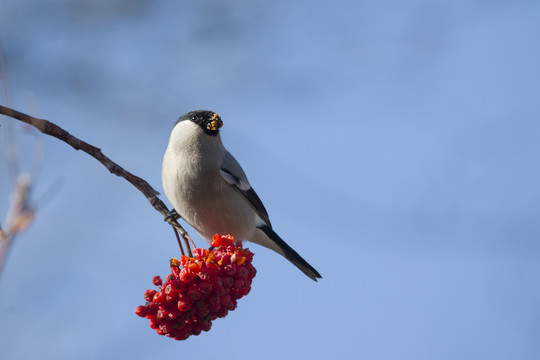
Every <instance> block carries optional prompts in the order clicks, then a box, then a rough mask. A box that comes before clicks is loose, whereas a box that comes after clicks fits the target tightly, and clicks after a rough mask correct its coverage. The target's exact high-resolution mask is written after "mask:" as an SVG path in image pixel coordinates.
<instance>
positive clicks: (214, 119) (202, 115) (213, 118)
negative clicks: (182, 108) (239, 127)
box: [175, 110, 223, 136]
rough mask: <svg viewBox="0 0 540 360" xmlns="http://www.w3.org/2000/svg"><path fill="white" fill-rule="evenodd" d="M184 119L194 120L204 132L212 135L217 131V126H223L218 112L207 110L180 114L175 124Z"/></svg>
mask: <svg viewBox="0 0 540 360" xmlns="http://www.w3.org/2000/svg"><path fill="white" fill-rule="evenodd" d="M185 120H188V121H192V122H194V123H195V124H197V125H199V126H200V127H201V129H203V130H204V132H205V133H207V134H208V135H213V136H216V135H217V134H218V133H219V128H220V127H222V126H223V121H221V118H220V117H219V116H218V114H216V113H215V112H213V111H209V110H195V111H190V112H188V113H187V114H184V115H182V116H180V118H178V121H176V124H178V123H179V122H181V121H185ZM176 124H175V125H176Z"/></svg>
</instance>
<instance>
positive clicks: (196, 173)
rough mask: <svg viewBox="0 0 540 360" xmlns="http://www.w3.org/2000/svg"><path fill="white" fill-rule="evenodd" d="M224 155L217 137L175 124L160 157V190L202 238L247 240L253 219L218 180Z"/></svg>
mask: <svg viewBox="0 0 540 360" xmlns="http://www.w3.org/2000/svg"><path fill="white" fill-rule="evenodd" d="M225 153H226V150H225V148H224V147H223V144H222V143H221V139H220V137H219V135H217V136H211V135H208V134H206V133H205V132H204V131H203V130H202V129H201V128H200V127H199V126H198V125H196V124H194V123H193V122H191V121H182V122H180V123H178V124H176V126H175V128H174V129H173V131H172V133H171V137H170V140H169V145H168V147H167V150H166V152H165V156H164V157H163V169H162V181H163V188H164V190H165V194H166V195H167V198H168V199H169V201H170V202H171V204H172V205H173V207H174V208H175V209H176V211H177V212H178V214H179V215H180V216H182V218H184V219H185V220H186V221H187V222H188V223H189V224H190V225H191V226H192V227H194V228H195V229H196V230H197V231H198V232H199V234H201V236H202V237H204V238H206V239H210V238H211V237H212V235H214V234H215V233H222V234H229V233H230V234H232V235H234V236H235V237H236V238H237V239H238V240H243V239H248V238H249V237H251V235H252V232H253V231H254V223H253V222H254V221H255V220H254V219H255V216H254V213H253V210H252V208H251V207H250V206H249V204H248V203H247V202H246V201H245V200H244V199H243V198H242V197H241V196H240V195H239V194H238V192H237V191H235V190H234V189H233V188H232V187H231V186H230V185H229V184H227V183H226V182H225V181H224V180H223V178H222V177H221V174H220V172H219V170H220V168H221V165H222V162H223V157H224V155H225Z"/></svg>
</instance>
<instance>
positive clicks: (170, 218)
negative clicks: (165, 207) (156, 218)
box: [164, 209, 180, 222]
mask: <svg viewBox="0 0 540 360" xmlns="http://www.w3.org/2000/svg"><path fill="white" fill-rule="evenodd" d="M178 219H180V215H178V213H177V212H176V210H174V209H172V211H170V212H169V215H167V216H165V219H164V220H165V221H166V222H169V221H176V220H178Z"/></svg>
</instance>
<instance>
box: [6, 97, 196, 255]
mask: <svg viewBox="0 0 540 360" xmlns="http://www.w3.org/2000/svg"><path fill="white" fill-rule="evenodd" d="M0 114H2V115H6V116H9V117H11V118H13V119H16V120H19V121H22V122H24V123H27V124H29V125H32V126H33V127H35V128H36V129H38V130H39V131H41V132H42V133H44V134H46V135H50V136H53V137H55V138H57V139H60V140H62V141H63V142H65V143H66V144H68V145H70V146H71V147H73V148H74V149H75V150H82V151H84V152H85V153H87V154H88V155H90V156H92V157H93V158H94V159H96V160H97V161H99V162H100V163H101V164H103V166H105V167H106V168H107V169H108V170H109V171H110V172H111V173H113V174H114V175H117V176H120V177H122V178H124V179H126V180H127V181H129V182H130V183H131V184H132V185H133V186H135V187H136V188H137V189H138V190H139V191H140V192H141V193H142V194H143V195H144V196H145V197H146V199H147V200H148V201H149V202H150V204H151V205H152V206H153V207H154V209H156V210H157V211H158V212H159V213H161V215H163V217H164V218H165V221H167V223H169V225H171V226H172V227H173V228H174V229H175V230H177V231H178V232H179V233H180V235H181V236H182V238H183V239H184V241H186V242H188V241H189V242H190V243H192V244H193V240H191V238H190V237H189V235H188V233H187V231H186V230H184V228H183V227H182V226H181V225H180V224H179V223H178V222H177V221H176V220H175V219H174V218H172V217H170V216H169V215H170V211H169V209H168V208H167V206H166V205H165V204H164V203H163V201H161V200H160V199H159V198H158V197H157V195H158V194H159V193H158V192H157V191H156V190H155V189H154V188H153V187H151V186H150V185H149V184H148V183H147V182H146V181H145V180H143V179H141V178H140V177H138V176H135V175H133V174H132V173H130V172H129V171H127V170H125V169H124V168H123V167H121V166H120V165H118V164H117V163H115V162H114V161H112V160H111V159H109V158H108V157H107V156H105V155H104V154H103V153H102V152H101V149H99V148H97V147H95V146H93V145H90V144H88V143H87V142H85V141H82V140H80V139H78V138H77V137H75V136H73V135H71V134H70V133H68V132H67V131H66V130H64V129H62V128H61V127H60V126H58V125H56V124H54V123H52V122H50V121H47V120H44V119H38V118H35V117H33V116H30V115H27V114H24V113H22V112H19V111H17V110H14V109H11V108H8V107H6V106H2V105H0ZM188 249H189V247H188Z"/></svg>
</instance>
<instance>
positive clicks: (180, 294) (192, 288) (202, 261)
mask: <svg viewBox="0 0 540 360" xmlns="http://www.w3.org/2000/svg"><path fill="white" fill-rule="evenodd" d="M210 245H211V246H212V247H213V248H212V249H209V250H207V249H204V248H197V249H195V250H193V255H194V257H192V258H190V257H188V256H182V257H181V258H180V261H178V260H176V259H172V260H171V273H170V274H169V275H167V277H166V281H165V282H164V283H163V281H162V280H161V278H160V277H159V276H155V277H154V280H153V282H154V285H156V286H158V287H159V290H158V291H156V290H152V289H148V290H146V291H145V292H144V298H145V300H146V305H140V306H138V307H137V309H136V310H135V313H136V314H137V315H139V316H140V317H146V318H147V319H149V320H150V327H151V328H152V329H155V330H156V332H157V333H158V334H159V335H166V336H169V337H172V338H173V339H175V340H185V339H187V338H188V337H189V336H191V335H199V334H200V333H201V331H208V330H210V327H211V326H212V321H213V320H215V319H217V318H221V317H225V316H226V315H227V313H228V312H229V311H231V310H234V309H235V308H236V304H237V300H238V299H240V298H241V297H242V296H244V295H247V294H248V293H249V291H250V290H251V281H252V280H253V277H255V274H256V273H257V270H255V268H254V267H253V265H251V261H252V260H253V253H252V252H251V251H249V249H244V248H243V247H242V243H241V242H237V243H236V244H235V243H234V239H233V237H232V236H231V235H226V236H223V235H214V237H213V239H212V242H211V243H210ZM180 265H181V267H180Z"/></svg>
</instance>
